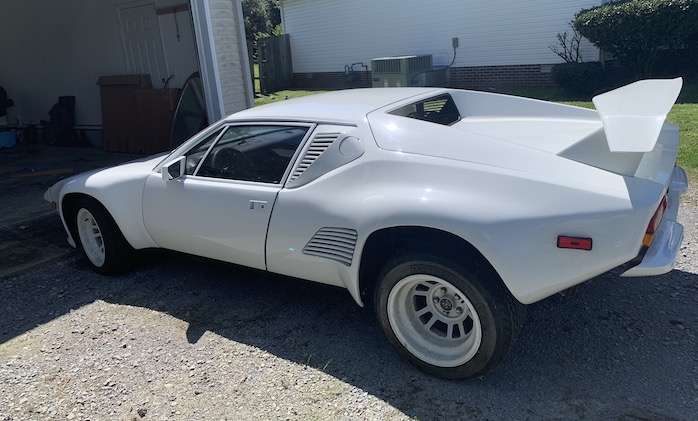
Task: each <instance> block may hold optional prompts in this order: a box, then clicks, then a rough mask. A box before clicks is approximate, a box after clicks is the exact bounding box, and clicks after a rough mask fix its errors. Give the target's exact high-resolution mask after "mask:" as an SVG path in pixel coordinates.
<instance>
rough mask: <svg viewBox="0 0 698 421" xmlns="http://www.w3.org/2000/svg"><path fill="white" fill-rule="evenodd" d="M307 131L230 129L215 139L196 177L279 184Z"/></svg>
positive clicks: (271, 127)
mask: <svg viewBox="0 0 698 421" xmlns="http://www.w3.org/2000/svg"><path fill="white" fill-rule="evenodd" d="M308 129H309V128H308V127H303V126H274V125H264V126H261V125H260V126H254V125H241V126H230V127H228V128H227V130H225V132H224V133H223V134H222V135H221V136H220V137H219V138H218V140H217V142H216V144H215V145H214V146H213V148H211V150H210V152H209V153H208V155H206V157H205V158H204V161H203V162H202V164H201V165H200V166H199V169H198V171H197V172H196V174H195V175H198V176H201V177H215V178H225V179H229V180H240V181H255V182H260V183H273V184H279V183H281V179H282V178H283V176H284V173H285V172H286V168H287V167H288V165H289V162H290V161H291V158H293V155H294V154H295V152H296V150H297V149H298V146H299V145H300V143H301V141H302V140H303V138H304V137H305V134H306V133H307V132H308ZM201 146H202V147H203V144H202V145H201Z"/></svg>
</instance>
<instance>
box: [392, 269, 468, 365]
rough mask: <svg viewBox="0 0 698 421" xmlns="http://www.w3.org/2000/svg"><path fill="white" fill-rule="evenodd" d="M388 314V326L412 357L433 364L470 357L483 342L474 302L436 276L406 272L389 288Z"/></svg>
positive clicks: (453, 362) (463, 359) (465, 359)
mask: <svg viewBox="0 0 698 421" xmlns="http://www.w3.org/2000/svg"><path fill="white" fill-rule="evenodd" d="M387 315H388V321H389V323H390V327H391V328H392V330H393V332H394V333H395V336H397V338H398V340H399V341H400V342H401V343H402V344H403V346H404V347H405V348H406V349H407V350H408V351H409V352H410V353H411V354H413V355H414V356H415V357H417V358H418V359H420V360H421V361H424V362H426V363H428V364H431V365H434V366H436V367H457V366H460V365H463V364H465V363H467V362H468V361H470V360H471V359H472V358H473V356H475V354H476V353H477V351H478V349H479V348H480V344H481V342H482V326H481V324H480V318H479V317H478V314H477V311H476V310H475V307H474V306H473V304H472V303H471V302H470V300H468V298H467V297H466V296H465V294H464V293H463V292H462V291H460V290H459V289H458V288H456V287H455V286H454V285H453V284H451V283H450V282H447V281H445V280H443V279H441V278H439V277H436V276H431V275H424V274H416V275H411V276H407V277H405V278H403V279H401V280H400V281H398V282H397V284H396V285H395V286H394V287H393V288H392V290H391V291H390V294H389V296H388V302H387Z"/></svg>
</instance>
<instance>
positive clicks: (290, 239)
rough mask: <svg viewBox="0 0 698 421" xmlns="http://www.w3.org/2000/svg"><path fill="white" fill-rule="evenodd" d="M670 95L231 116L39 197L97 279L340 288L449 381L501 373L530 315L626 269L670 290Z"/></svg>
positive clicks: (319, 103) (675, 186)
mask: <svg viewBox="0 0 698 421" xmlns="http://www.w3.org/2000/svg"><path fill="white" fill-rule="evenodd" d="M681 84H682V81H681V79H674V80H645V81H640V82H636V83H633V84H631V85H627V86H624V87H622V88H618V89H616V90H614V91H611V92H608V93H605V94H602V95H599V96H597V97H595V98H594V104H595V105H596V108H597V110H598V111H596V110H589V109H583V108H577V107H572V106H566V105H560V104H554V103H548V102H543V101H537V100H531V99H525V98H518V97H511V96H505V95H498V94H491V93H483V92H474V91H462V90H454V89H442V88H379V89H356V90H348V91H341V92H330V93H324V94H319V95H314V96H308V97H304V98H298V99H293V100H288V101H283V102H279V103H275V104H270V105H266V106H262V107H257V108H254V109H250V110H246V111H243V112H240V113H237V114H234V115H232V116H230V117H228V118H226V119H224V120H221V121H219V122H217V123H215V124H213V125H212V126H210V127H209V128H207V129H206V130H204V131H203V132H201V133H199V134H197V135H196V136H194V137H193V138H192V139H190V140H188V141H187V142H185V143H184V144H182V145H181V146H180V147H178V148H177V149H175V150H174V151H173V152H172V153H170V154H169V155H167V156H164V155H160V156H156V157H151V158H146V159H143V160H140V161H136V162H131V163H127V164H123V165H120V166H117V167H113V168H109V169H102V170H97V171H92V172H88V173H84V174H80V175H76V176H74V177H71V178H67V179H65V180H62V181H60V182H58V183H57V184H55V185H54V186H53V187H51V188H49V190H48V191H47V192H46V194H45V198H46V200H48V201H50V202H51V203H52V205H53V206H54V208H56V209H58V211H59V212H60V216H61V219H62V221H63V225H64V226H65V229H66V231H67V233H68V242H69V243H70V244H71V245H73V246H74V247H81V248H82V249H83V250H84V253H85V255H86V257H87V259H88V260H89V261H90V263H91V265H92V266H93V267H94V270H96V271H97V272H99V273H102V274H112V273H116V272H118V271H121V270H123V269H125V268H127V267H128V266H129V263H130V262H131V261H132V260H131V258H132V255H133V253H134V252H135V251H136V250H139V249H146V248H163V249H171V250H176V251H179V252H184V253H190V254H193V255H198V256H204V257H208V258H212V259H217V260H221V261H225V262H231V263H236V264H239V265H244V266H249V267H253V268H257V269H262V270H267V271H270V272H274V273H278V274H283V275H288V276H292V277H297V278H302V279H308V280H311V281H316V282H321V283H325V284H330V285H336V286H340V287H343V288H346V289H347V290H348V291H349V293H350V294H351V296H352V297H353V298H354V300H356V302H357V303H358V304H359V305H364V304H368V303H370V304H371V305H373V306H374V308H375V311H376V314H377V317H378V319H379V321H380V324H381V326H382V328H383V330H384V331H385V334H386V336H387V337H388V340H389V341H390V343H391V344H392V345H393V346H394V347H395V348H396V349H397V351H398V352H399V353H400V354H401V355H402V356H403V357H405V358H406V359H407V360H409V361H410V362H412V363H413V364H415V365H416V366H418V367H420V368H421V369H423V370H425V371H427V372H429V373H432V374H435V375H438V376H442V377H447V378H464V377H469V376H473V375H477V374H480V373H483V372H485V371H487V370H488V369H490V368H492V367H494V366H495V365H496V364H497V363H498V362H499V361H500V360H501V359H502V358H503V357H504V356H505V355H506V353H507V351H508V350H509V349H510V348H511V347H512V344H513V343H514V341H515V339H516V337H517V336H518V334H519V332H520V330H521V327H522V325H523V320H524V309H525V304H530V303H533V302H536V301H539V300H542V299H544V298H546V297H548V296H550V295H552V294H555V293H557V292H560V291H563V290H565V289H567V288H570V287H573V286H575V285H577V284H579V283H581V282H584V281H586V280H589V279H591V278H593V277H595V276H597V275H599V274H602V273H604V272H607V271H610V270H611V269H614V268H618V267H621V269H622V271H623V272H622V273H623V275H622V276H648V275H658V274H662V273H666V272H668V271H670V270H671V268H672V267H673V264H674V261H675V258H676V255H677V252H678V250H679V247H680V244H681V241H682V237H683V227H682V226H681V225H680V224H679V223H678V222H677V213H678V208H679V197H680V194H681V193H682V192H683V191H684V190H685V189H686V187H687V179H686V175H685V172H684V171H683V170H682V169H681V168H680V167H677V166H675V161H676V156H677V152H678V146H679V132H678V129H677V128H676V127H675V126H672V125H669V124H664V120H665V117H666V114H667V113H668V112H669V110H670V109H671V107H672V105H673V103H674V101H675V100H676V98H677V96H678V94H679V91H680V89H681Z"/></svg>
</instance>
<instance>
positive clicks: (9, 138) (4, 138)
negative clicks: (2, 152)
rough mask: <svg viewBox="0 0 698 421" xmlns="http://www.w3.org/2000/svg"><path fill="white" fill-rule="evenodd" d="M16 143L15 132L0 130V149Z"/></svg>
mask: <svg viewBox="0 0 698 421" xmlns="http://www.w3.org/2000/svg"><path fill="white" fill-rule="evenodd" d="M16 143H17V137H16V135H15V132H13V131H10V130H5V131H0V149H1V148H11V147H13V146H15V144H16Z"/></svg>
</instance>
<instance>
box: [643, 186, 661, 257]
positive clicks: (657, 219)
mask: <svg viewBox="0 0 698 421" xmlns="http://www.w3.org/2000/svg"><path fill="white" fill-rule="evenodd" d="M664 211H666V196H664V197H663V198H662V201H661V203H659V207H658V208H657V211H656V212H654V216H652V219H650V223H649V225H647V230H646V231H645V237H644V238H643V239H642V245H643V246H649V245H650V244H651V243H652V237H654V234H655V233H656V232H657V229H658V228H659V224H661V223H662V218H664Z"/></svg>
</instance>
